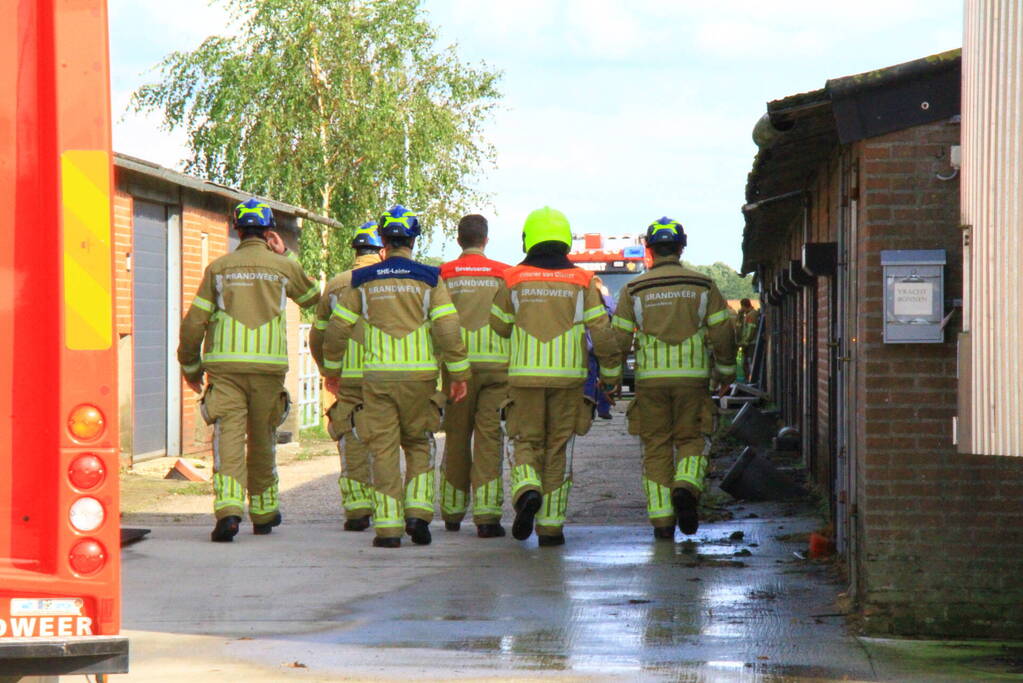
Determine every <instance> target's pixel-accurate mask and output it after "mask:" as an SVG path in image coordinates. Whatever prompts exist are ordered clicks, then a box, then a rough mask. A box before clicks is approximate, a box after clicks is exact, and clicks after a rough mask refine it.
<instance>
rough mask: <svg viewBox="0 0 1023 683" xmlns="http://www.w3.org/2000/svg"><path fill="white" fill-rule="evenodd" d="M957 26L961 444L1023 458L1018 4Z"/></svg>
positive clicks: (1021, 30)
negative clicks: (960, 160) (960, 106)
mask: <svg viewBox="0 0 1023 683" xmlns="http://www.w3.org/2000/svg"><path fill="white" fill-rule="evenodd" d="M964 26H965V31H964V44H963V127H962V133H963V167H962V173H963V178H962V185H961V187H962V223H963V225H966V226H970V227H969V229H968V231H967V232H966V233H965V234H964V240H965V241H964V245H963V246H964V250H963V261H964V262H963V271H964V272H963V280H964V282H963V286H964V311H963V312H964V328H965V331H966V332H967V334H966V335H965V338H964V339H963V353H962V354H961V359H960V363H961V365H960V377H961V386H960V391H967V392H969V393H968V396H964V397H963V398H964V399H965V401H964V402H963V403H961V405H962V406H963V408H962V409H961V414H960V418H961V419H964V418H965V420H966V423H965V424H961V425H960V434H961V438H960V450H962V451H965V452H970V453H980V454H988V455H1023V196H1021V195H1023V3H1021V2H1020V0H967V1H966V14H965V17H964ZM964 366H965V367H964ZM963 413H968V414H966V415H964V414H963Z"/></svg>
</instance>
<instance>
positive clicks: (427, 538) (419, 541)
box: [405, 518, 433, 545]
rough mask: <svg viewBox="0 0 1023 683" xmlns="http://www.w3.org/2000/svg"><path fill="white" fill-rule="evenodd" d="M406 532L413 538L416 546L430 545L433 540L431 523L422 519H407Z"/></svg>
mask: <svg viewBox="0 0 1023 683" xmlns="http://www.w3.org/2000/svg"><path fill="white" fill-rule="evenodd" d="M405 531H407V532H408V535H409V536H411V537H412V542H413V543H415V544H416V545H430V542H431V541H432V540H433V536H432V535H431V534H430V525H429V523H427V522H426V521H425V520H422V519H414V518H413V519H406V520H405Z"/></svg>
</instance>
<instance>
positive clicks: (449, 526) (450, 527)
mask: <svg viewBox="0 0 1023 683" xmlns="http://www.w3.org/2000/svg"><path fill="white" fill-rule="evenodd" d="M461 528H462V523H461V522H444V530H445V531H458V530H459V529H461Z"/></svg>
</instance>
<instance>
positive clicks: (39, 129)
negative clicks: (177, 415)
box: [0, 0, 128, 678]
mask: <svg viewBox="0 0 1023 683" xmlns="http://www.w3.org/2000/svg"><path fill="white" fill-rule="evenodd" d="M0 16H3V17H4V19H3V21H2V22H0V46H2V48H0V49H2V55H0V88H2V92H3V93H4V97H3V98H2V99H0V226H3V229H2V230H0V297H3V301H2V302H0V416H2V418H0V419H2V420H3V422H2V423H0V678H5V677H17V676H27V675H33V676H54V675H61V674H73V673H74V674H81V673H123V672H125V671H127V666H128V642H127V639H126V638H123V637H120V636H118V635H117V634H118V631H119V629H120V607H121V605H120V562H119V555H120V529H119V508H118V456H119V449H118V431H117V414H118V410H117V383H116V378H117V356H116V354H117V345H116V342H115V339H116V337H115V335H114V321H113V291H112V280H113V269H112V244H111V235H110V230H111V184H112V169H111V159H110V92H109V83H110V78H109V64H108V50H107V14H106V3H105V1H104V0H0Z"/></svg>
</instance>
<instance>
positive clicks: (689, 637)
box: [250, 520, 870, 681]
mask: <svg viewBox="0 0 1023 683" xmlns="http://www.w3.org/2000/svg"><path fill="white" fill-rule="evenodd" d="M812 523H813V520H809V521H808V524H812ZM761 527H763V530H764V531H770V532H772V533H773V527H769V526H768V527H764V526H763V524H762V520H756V521H754V520H749V521H746V522H737V521H730V522H721V523H717V524H709V525H706V527H705V528H704V529H701V536H700V538H699V540H696V541H688V542H685V543H675V544H670V543H663V542H654V541H653V540H652V539H651V538H650V536H649V530H648V529H645V528H642V527H614V528H611V527H582V528H576V527H573V529H572V530H571V531H572V533H571V537H570V539H569V545H568V546H566V547H564V548H560V549H555V550H554V551H553V552H551V550H550V549H538V548H536V547H535V545H531V544H530V543H527V544H522V545H509V546H507V547H502V548H501V549H499V550H498V551H497V552H498V553H499V555H498V556H495V558H494V560H495V561H494V563H493V567H492V568H490V569H486V570H480V571H474V572H449V573H446V574H440V575H436V574H434V575H429V576H426V577H424V578H423V580H422V581H420V582H417V583H415V584H413V585H410V586H406V587H403V588H401V589H399V590H396V591H394V592H392V593H388V594H386V595H383V596H378V597H374V598H370V599H366V600H363V601H360V602H356V603H352V604H347V605H345V606H344V607H345V611H344V613H343V615H339V618H338V623H339V627H338V628H337V629H333V630H330V631H321V632H316V633H309V634H305V635H301V636H289V637H287V638H284V639H282V640H284V641H291V642H294V641H301V643H302V645H303V646H304V648H305V650H306V652H307V654H306V655H305V657H306V659H309V658H310V657H312V658H313V660H314V661H315V660H317V659H319V660H320V663H321V664H322V665H323V666H329V663H330V662H331V661H333V660H337V661H338V662H341V661H344V662H347V663H348V664H352V662H353V657H355V658H356V659H358V657H360V656H366V657H367V658H368V657H370V655H368V654H366V653H371V652H373V651H376V652H380V651H381V650H387V651H389V652H392V653H394V654H393V657H392V656H391V655H388V662H392V661H393V659H394V657H397V658H399V659H400V658H401V657H408V656H411V655H409V654H408V653H414V652H416V651H419V652H423V653H424V654H422V655H419V656H420V657H422V656H428V655H426V654H425V651H432V652H434V653H441V652H443V653H449V654H450V656H453V657H460V658H468V660H471V662H472V663H471V666H472V667H476V668H483V669H493V670H515V669H522V670H533V671H536V670H550V671H573V672H580V673H586V674H607V675H623V676H624V675H633V676H638V677H651V678H661V677H668V678H672V679H675V680H684V681H689V680H692V681H696V680H700V681H704V680H730V681H731V680H736V681H786V680H814V679H820V680H834V679H839V680H841V679H843V678H844V679H846V680H848V679H849V678H850V677H851V678H853V679H857V678H861V677H867V678H869V674H870V666H869V662H868V661H867V659H866V657H865V655H864V653H863V652H862V650H861V649H860V648H859V647H858V645H857V644H856V642H855V640H854V639H852V638H851V637H848V636H846V635H845V634H844V633H843V631H842V625H841V623H840V621H839V620H833V623H830V622H829V623H822V622H821V621H820V620H819V619H814V618H812V615H813V614H814V613H822V612H832V611H834V610H833V608H832V607H831V606H830V604H829V603H830V598H831V596H833V595H834V593H835V592H837V589H836V588H835V587H833V586H829V585H827V584H825V583H824V582H823V580H822V578H821V577H820V576H819V575H813V574H812V573H809V572H807V573H803V574H782V572H781V569H780V566H781V565H779V564H778V562H777V560H779V559H781V558H785V557H786V556H787V555H788V554H789V553H790V551H789V549H788V548H786V547H784V546H783V545H782V544H781V543H779V542H778V541H774V540H772V539H771V538H770V533H762V530H761ZM737 530H741V531H743V538H742V539H738V538H730V535H732V534H733V533H734V532H735V531H737ZM750 542H753V543H758V544H759V545H758V546H755V547H754V552H752V553H751V555H750V556H747V557H743V558H742V560H743V561H742V562H738V561H736V559H735V557H734V556H733V553H735V552H736V551H737V550H738V549H739V548H747V547H749V545H748V544H749V543H750ZM825 643H826V645H825ZM836 644H838V646H837V648H836ZM250 647H251V648H252V649H253V650H255V648H256V645H255V644H252V645H250ZM264 648H265V645H264ZM309 652H311V653H313V654H312V655H310V654H308V653H309ZM341 653H343V656H342V654H341ZM360 653H361V654H360ZM267 656H273V655H267ZM303 661H306V660H303ZM306 663H307V664H309V665H310V666H314V664H313V663H312V662H309V661H306ZM466 666H470V665H469V664H467V665H466Z"/></svg>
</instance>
